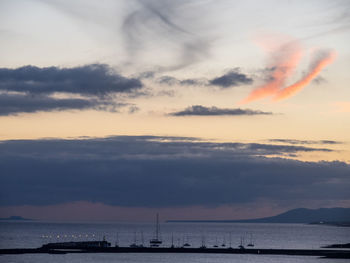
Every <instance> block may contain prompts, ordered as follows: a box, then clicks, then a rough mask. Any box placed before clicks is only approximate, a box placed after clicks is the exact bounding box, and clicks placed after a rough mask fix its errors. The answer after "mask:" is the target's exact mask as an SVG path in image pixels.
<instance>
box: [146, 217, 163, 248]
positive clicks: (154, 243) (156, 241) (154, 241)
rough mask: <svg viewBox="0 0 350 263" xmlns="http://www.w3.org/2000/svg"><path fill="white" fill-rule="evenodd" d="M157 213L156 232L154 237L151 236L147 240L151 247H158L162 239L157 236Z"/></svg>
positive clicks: (158, 232) (158, 231) (158, 233)
mask: <svg viewBox="0 0 350 263" xmlns="http://www.w3.org/2000/svg"><path fill="white" fill-rule="evenodd" d="M159 229H160V228H159V215H158V213H157V221H156V233H155V237H154V238H152V239H151V240H150V241H149V244H150V246H151V247H159V245H160V244H162V243H163V242H162V240H161V239H160V238H159V236H160V230H159Z"/></svg>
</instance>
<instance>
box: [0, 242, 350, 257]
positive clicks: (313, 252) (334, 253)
mask: <svg viewBox="0 0 350 263" xmlns="http://www.w3.org/2000/svg"><path fill="white" fill-rule="evenodd" d="M100 242H103V241H100ZM67 243H68V242H67ZM69 243H71V244H72V243H74V242H69ZM51 244H55V243H51ZM67 253H200V254H255V255H290V256H317V257H326V258H350V250H335V249H266V248H264V249H258V248H243V249H242V248H231V247H229V248H206V247H200V248H188V247H104V246H101V247H94V246H86V247H83V246H76V245H75V244H72V246H62V243H60V245H58V246H54V245H49V246H47V245H43V246H42V247H39V248H13V249H0V254H2V255H4V254H67Z"/></svg>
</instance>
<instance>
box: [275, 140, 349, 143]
mask: <svg viewBox="0 0 350 263" xmlns="http://www.w3.org/2000/svg"><path fill="white" fill-rule="evenodd" d="M268 141H269V142H278V143H288V144H342V143H343V142H339V141H333V140H319V141H315V140H293V139H270V140H268Z"/></svg>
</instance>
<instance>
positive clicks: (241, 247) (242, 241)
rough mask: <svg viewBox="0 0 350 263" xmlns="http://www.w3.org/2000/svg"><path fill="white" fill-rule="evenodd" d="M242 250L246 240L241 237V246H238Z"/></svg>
mask: <svg viewBox="0 0 350 263" xmlns="http://www.w3.org/2000/svg"><path fill="white" fill-rule="evenodd" d="M238 247H239V248H240V249H244V238H243V237H241V244H240V245H239V246H238Z"/></svg>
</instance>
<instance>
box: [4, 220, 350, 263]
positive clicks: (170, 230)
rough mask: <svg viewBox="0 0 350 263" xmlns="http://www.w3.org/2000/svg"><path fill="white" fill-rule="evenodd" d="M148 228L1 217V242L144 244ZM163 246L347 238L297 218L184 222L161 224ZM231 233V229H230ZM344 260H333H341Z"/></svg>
mask: <svg viewBox="0 0 350 263" xmlns="http://www.w3.org/2000/svg"><path fill="white" fill-rule="evenodd" d="M153 232H154V224H148V223H147V224H141V223H137V224H136V223H135V224H132V223H53V222H50V223H47V222H11V223H10V222H1V223H0V247H1V248H21V247H22V248H29V247H33V248H36V247H39V246H41V245H42V244H45V243H48V242H58V241H61V242H62V241H71V240H74V241H80V240H81V241H83V240H101V239H102V238H103V236H106V239H107V240H108V241H110V242H111V243H112V245H114V244H115V242H116V240H117V236H118V242H119V245H121V246H128V245H130V244H131V243H133V242H134V240H135V239H136V242H137V243H142V236H143V240H144V244H145V245H147V244H148V243H147V242H148V241H149V239H150V238H152V236H153ZM161 233H162V239H163V244H164V246H170V245H171V239H172V238H171V237H172V236H173V240H174V245H175V246H178V245H182V244H183V242H184V241H186V242H189V243H190V244H191V245H192V246H194V247H198V246H200V244H201V242H202V239H203V237H204V239H205V244H206V246H207V247H211V246H213V245H215V244H217V245H219V246H221V245H222V244H223V243H225V244H226V246H228V245H229V243H230V236H231V244H232V247H237V246H238V245H239V244H240V240H241V237H244V238H245V243H247V242H249V241H250V240H251V237H252V239H253V242H254V244H255V247H256V248H313V249H318V248H320V246H324V245H328V244H333V243H349V242H350V228H343V227H331V226H319V225H302V224H208V223H207V224H190V223H181V224H175V223H165V224H162V225H161ZM230 233H231V235H230ZM347 261H348V260H336V262H347ZM0 262H29V263H31V262H60V263H61V262H84V263H90V262H165V263H172V262H189V263H191V262H213V263H215V262H220V263H224V262H238V263H239V262H262V263H264V262H271V263H273V262H322V263H328V262H335V260H334V259H332V260H328V259H319V258H317V257H295V256H270V255H263V256H262V255H259V256H256V255H207V254H204V255H200V254H75V255H73V254H65V255H45V254H44V255H30V254H28V255H5V256H0Z"/></svg>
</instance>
